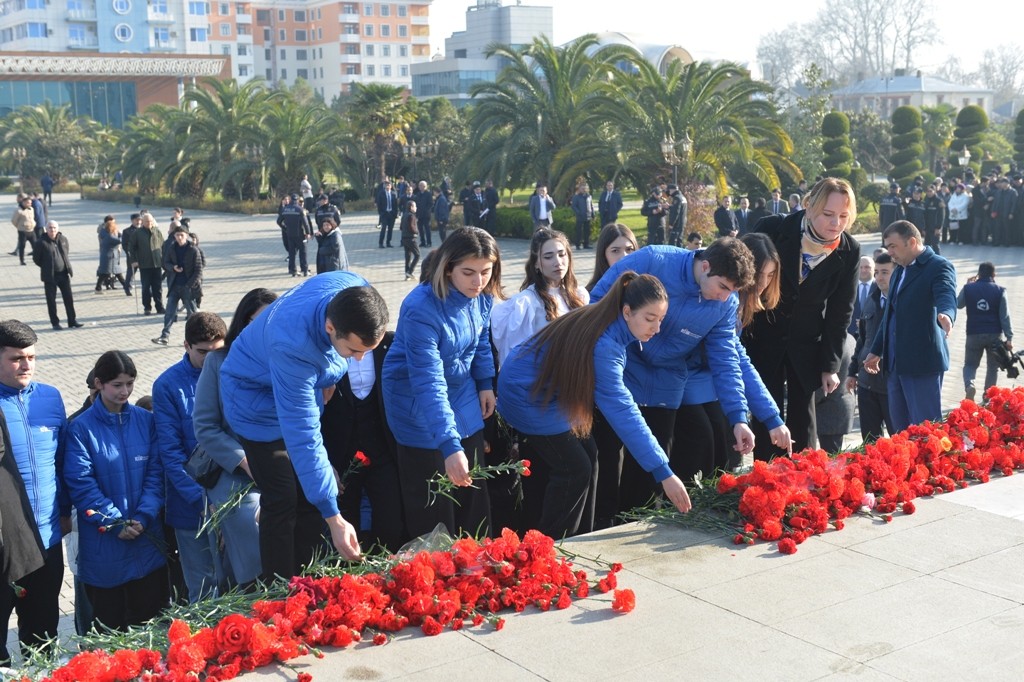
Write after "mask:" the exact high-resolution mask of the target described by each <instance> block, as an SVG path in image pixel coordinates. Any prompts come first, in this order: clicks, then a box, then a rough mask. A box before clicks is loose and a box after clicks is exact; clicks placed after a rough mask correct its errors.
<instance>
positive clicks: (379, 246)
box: [12, 244, 384, 255]
mask: <svg viewBox="0 0 1024 682" xmlns="http://www.w3.org/2000/svg"><path fill="white" fill-rule="evenodd" d="M377 248H378V249H383V248H384V245H383V244H377ZM12 255H13V254H12Z"/></svg>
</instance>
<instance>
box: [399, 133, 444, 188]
mask: <svg viewBox="0 0 1024 682" xmlns="http://www.w3.org/2000/svg"><path fill="white" fill-rule="evenodd" d="M438 146H439V145H438V144H437V143H436V142H420V143H418V144H417V143H416V140H412V142H411V143H410V144H407V145H405V146H403V147H402V151H403V152H404V153H405V155H406V156H408V157H409V158H411V159H412V176H413V178H414V183H418V182H419V180H420V178H419V175H418V173H417V170H416V159H417V157H420V156H422V157H424V158H429V157H431V156H433V155H434V153H435V152H436V151H437V149H438Z"/></svg>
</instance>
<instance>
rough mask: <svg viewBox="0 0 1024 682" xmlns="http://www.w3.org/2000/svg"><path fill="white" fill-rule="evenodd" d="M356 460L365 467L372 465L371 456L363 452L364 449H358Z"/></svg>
mask: <svg viewBox="0 0 1024 682" xmlns="http://www.w3.org/2000/svg"><path fill="white" fill-rule="evenodd" d="M355 460H356V461H357V462H359V464H360V466H364V467H368V466H370V458H369V457H367V456H366V455H365V454H363V451H362V450H357V451H356V456H355Z"/></svg>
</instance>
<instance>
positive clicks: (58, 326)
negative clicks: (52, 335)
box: [53, 322, 70, 332]
mask: <svg viewBox="0 0 1024 682" xmlns="http://www.w3.org/2000/svg"><path fill="white" fill-rule="evenodd" d="M68 326H70V325H68ZM61 329H64V327H62V326H60V323H59V322H58V323H57V324H55V325H53V331H55V332H59V331H60V330H61Z"/></svg>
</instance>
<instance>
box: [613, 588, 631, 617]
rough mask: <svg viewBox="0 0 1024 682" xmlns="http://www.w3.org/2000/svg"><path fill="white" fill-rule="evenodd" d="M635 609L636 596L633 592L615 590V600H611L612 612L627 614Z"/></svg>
mask: <svg viewBox="0 0 1024 682" xmlns="http://www.w3.org/2000/svg"><path fill="white" fill-rule="evenodd" d="M635 607H636V595H635V594H633V590H629V589H627V590H615V598H614V599H612V611H618V612H619V613H629V612H630V611H632V610H633V609H634V608H635Z"/></svg>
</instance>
